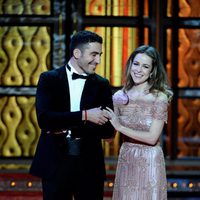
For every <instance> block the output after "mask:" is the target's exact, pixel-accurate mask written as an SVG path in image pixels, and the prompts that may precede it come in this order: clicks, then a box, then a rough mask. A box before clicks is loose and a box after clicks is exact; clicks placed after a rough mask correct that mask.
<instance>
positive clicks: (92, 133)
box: [30, 31, 114, 200]
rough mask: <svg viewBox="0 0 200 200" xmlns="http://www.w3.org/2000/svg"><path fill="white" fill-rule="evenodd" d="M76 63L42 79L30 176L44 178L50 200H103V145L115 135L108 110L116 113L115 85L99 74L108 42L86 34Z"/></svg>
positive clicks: (78, 39)
mask: <svg viewBox="0 0 200 200" xmlns="http://www.w3.org/2000/svg"><path fill="white" fill-rule="evenodd" d="M70 53H71V58H70V60H69V62H68V63H67V64H66V65H65V66H62V67H60V68H58V69H54V70H50V71H47V72H44V73H42V74H41V75H40V79H39V82H38V87H37V93H36V112H37V119H38V124H39V126H40V128H41V130H42V131H41V135H40V138H39V142H38V146H37V149H36V153H35V156H34V158H33V162H32V165H31V168H30V173H31V174H33V175H35V176H39V177H41V178H42V188H43V199H44V200H72V199H73V198H74V199H75V200H102V199H103V188H104V180H105V164H104V153H103V149H102V143H101V139H104V138H105V139H106V138H111V137H113V135H114V129H113V127H112V125H111V124H110V122H109V120H108V118H107V115H106V113H104V111H103V108H105V107H110V108H111V109H112V108H113V104H112V93H111V88H110V85H109V81H108V80H107V79H105V78H103V77H101V76H99V75H97V74H96V73H95V69H96V67H97V65H98V64H99V63H100V58H101V54H102V37H100V36H99V35H97V34H96V33H93V32H90V31H80V32H78V33H76V34H75V35H74V36H73V37H72V38H71V44H70Z"/></svg>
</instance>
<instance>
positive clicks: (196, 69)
mask: <svg viewBox="0 0 200 200" xmlns="http://www.w3.org/2000/svg"><path fill="white" fill-rule="evenodd" d="M178 35H179V43H180V45H179V49H178V50H179V51H178V53H179V60H178V72H179V74H178V78H179V83H178V86H179V87H200V45H199V44H200V29H179V33H178Z"/></svg>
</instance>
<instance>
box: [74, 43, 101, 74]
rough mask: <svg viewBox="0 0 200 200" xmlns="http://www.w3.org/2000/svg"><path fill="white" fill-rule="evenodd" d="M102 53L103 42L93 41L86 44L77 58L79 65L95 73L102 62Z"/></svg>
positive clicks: (86, 71) (86, 70)
mask: <svg viewBox="0 0 200 200" xmlns="http://www.w3.org/2000/svg"><path fill="white" fill-rule="evenodd" d="M101 55H102V44H100V43H98V42H91V43H89V44H88V45H85V48H84V49H83V50H81V51H80V56H79V57H78V58H77V65H78V67H79V68H80V69H81V70H82V71H83V72H85V73H87V74H94V73H95V70H96V67H97V65H98V64H100V60H101Z"/></svg>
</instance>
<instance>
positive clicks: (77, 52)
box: [73, 49, 81, 59]
mask: <svg viewBox="0 0 200 200" xmlns="http://www.w3.org/2000/svg"><path fill="white" fill-rule="evenodd" d="M73 55H74V57H75V58H76V59H78V58H80V57H81V51H80V49H74V51H73Z"/></svg>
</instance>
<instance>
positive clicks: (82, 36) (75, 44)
mask: <svg viewBox="0 0 200 200" xmlns="http://www.w3.org/2000/svg"><path fill="white" fill-rule="evenodd" d="M90 42H98V43H100V44H102V43H103V38H102V37H101V36H99V35H98V34H96V33H94V32H91V31H87V30H84V31H79V32H77V33H75V34H74V35H73V36H72V38H71V43H70V55H71V56H72V55H73V51H74V49H76V48H79V49H80V50H82V48H83V46H84V45H85V44H88V43H90Z"/></svg>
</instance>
